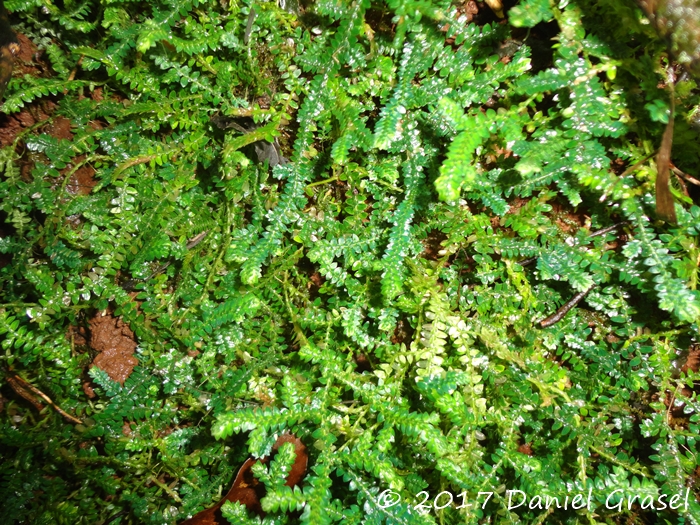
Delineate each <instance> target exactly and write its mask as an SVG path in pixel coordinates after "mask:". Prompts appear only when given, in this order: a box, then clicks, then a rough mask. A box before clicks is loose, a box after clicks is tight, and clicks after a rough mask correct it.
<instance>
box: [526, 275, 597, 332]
mask: <svg viewBox="0 0 700 525" xmlns="http://www.w3.org/2000/svg"><path fill="white" fill-rule="evenodd" d="M593 288H595V285H593V286H591V287H590V288H589V289H588V290H585V291H583V292H579V293H577V294H576V295H574V296H573V297H572V298H571V299H570V300H569V301H568V302H567V303H566V304H564V305H563V306H562V307H561V308H559V310H557V311H556V312H554V313H553V314H552V315H550V316H549V317H547V318H546V319H543V320H542V321H540V326H541V327H542V328H547V327H549V326H552V325H554V324H557V323H558V322H559V321H561V320H562V319H564V316H565V315H566V314H568V313H569V310H571V309H572V308H573V307H574V306H576V305H577V304H578V303H580V302H581V299H583V298H584V297H586V295H588V292H590V291H591V290H593Z"/></svg>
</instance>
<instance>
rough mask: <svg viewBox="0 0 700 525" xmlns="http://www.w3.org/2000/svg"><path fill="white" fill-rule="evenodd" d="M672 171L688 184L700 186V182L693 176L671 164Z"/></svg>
mask: <svg viewBox="0 0 700 525" xmlns="http://www.w3.org/2000/svg"><path fill="white" fill-rule="evenodd" d="M671 171H672V172H673V173H674V175H676V176H677V177H680V178H681V179H684V180H685V181H686V182H690V183H691V184H695V185H696V186H700V180H698V179H696V178H695V177H693V176H692V175H688V174H687V173H685V172H682V171H681V170H679V169H678V168H676V167H675V166H674V165H673V164H671Z"/></svg>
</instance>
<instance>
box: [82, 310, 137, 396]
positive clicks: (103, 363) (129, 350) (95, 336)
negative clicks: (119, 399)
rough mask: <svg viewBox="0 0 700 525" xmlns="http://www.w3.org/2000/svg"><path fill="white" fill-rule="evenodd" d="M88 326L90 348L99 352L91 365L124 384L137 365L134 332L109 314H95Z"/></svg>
mask: <svg viewBox="0 0 700 525" xmlns="http://www.w3.org/2000/svg"><path fill="white" fill-rule="evenodd" d="M89 325H90V346H91V347H92V348H93V349H94V350H97V351H98V352H100V353H99V354H98V355H97V357H95V359H94V360H93V362H92V364H93V365H95V366H96V367H98V368H101V369H102V370H104V371H105V372H107V374H108V375H109V377H110V378H112V380H113V381H117V382H118V383H121V384H124V381H126V379H127V378H128V377H129V375H131V372H132V370H133V369H134V367H135V366H136V365H137V364H138V363H139V362H138V359H136V358H135V357H134V351H135V350H136V346H137V344H136V340H135V337H134V332H132V331H131V329H130V328H129V327H128V326H127V325H126V324H125V323H124V322H123V321H122V320H121V319H119V318H117V317H114V316H113V315H112V314H111V313H106V314H104V315H103V314H101V313H97V314H96V315H95V317H93V318H92V319H90V321H89ZM86 393H87V392H86ZM88 395H89V394H88Z"/></svg>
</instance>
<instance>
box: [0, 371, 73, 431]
mask: <svg viewBox="0 0 700 525" xmlns="http://www.w3.org/2000/svg"><path fill="white" fill-rule="evenodd" d="M7 382H8V383H10V386H12V388H13V389H14V390H15V392H17V393H18V394H19V395H21V396H22V397H24V398H25V399H27V400H29V399H28V398H27V397H26V396H24V395H23V394H21V393H20V392H19V390H18V389H17V386H19V388H20V389H21V390H24V389H25V388H26V389H28V390H31V391H32V392H33V393H34V394H36V395H37V396H39V397H40V398H41V399H43V400H44V401H46V403H47V404H49V405H50V406H51V408H53V409H54V410H55V411H56V412H58V413H59V414H61V415H62V416H63V417H64V418H66V419H67V420H68V421H70V422H71V423H75V424H77V425H82V423H83V422H82V421H81V420H80V419H78V418H77V417H74V416H71V415H70V414H69V413H68V412H66V411H65V410H63V409H62V408H61V407H59V406H58V405H57V404H56V403H54V402H53V401H52V400H51V398H50V397H49V396H47V395H46V394H44V393H43V392H42V391H41V390H39V389H38V388H37V387H35V386H34V385H32V384H31V383H29V382H27V381H25V380H24V379H22V378H21V377H20V376H18V375H17V374H15V375H12V376H9V377H8V378H7ZM16 385H17V386H16ZM30 402H31V401H30ZM32 404H34V405H35V406H36V401H34V403H32Z"/></svg>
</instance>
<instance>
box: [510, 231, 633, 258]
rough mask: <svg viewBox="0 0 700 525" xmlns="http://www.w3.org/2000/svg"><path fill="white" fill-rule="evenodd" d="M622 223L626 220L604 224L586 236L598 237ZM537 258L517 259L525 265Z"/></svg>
mask: <svg viewBox="0 0 700 525" xmlns="http://www.w3.org/2000/svg"><path fill="white" fill-rule="evenodd" d="M623 224H627V221H622V222H617V223H615V224H613V225H611V226H606V227H605V228H601V229H600V230H596V231H594V232H593V233H589V234H588V238H589V239H592V238H593V237H598V236H599V235H605V234H606V233H610V232H611V231H613V230H616V229H617V228H619V227H620V226H622V225H623ZM537 259H538V256H535V257H529V258H527V259H523V260H522V261H518V264H519V265H520V266H527V265H528V264H532V263H534V262H535V261H536V260H537Z"/></svg>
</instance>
